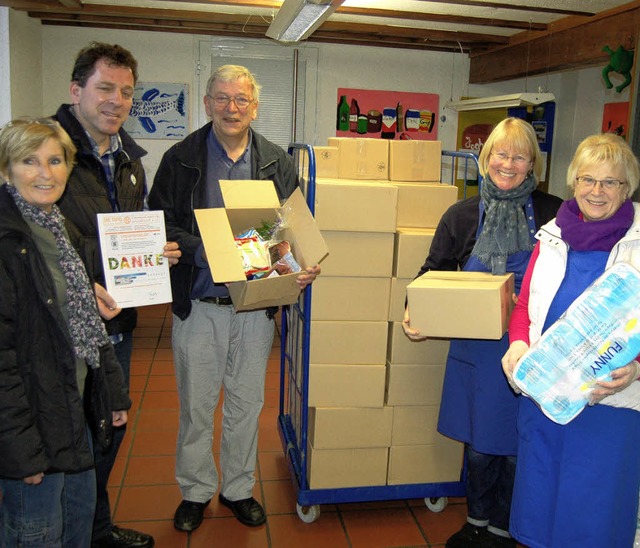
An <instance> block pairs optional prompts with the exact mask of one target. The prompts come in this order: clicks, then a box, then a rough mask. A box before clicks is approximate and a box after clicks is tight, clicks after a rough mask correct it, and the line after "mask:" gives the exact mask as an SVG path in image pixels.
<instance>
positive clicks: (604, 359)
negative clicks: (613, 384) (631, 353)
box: [591, 342, 622, 375]
mask: <svg viewBox="0 0 640 548" xmlns="http://www.w3.org/2000/svg"><path fill="white" fill-rule="evenodd" d="M621 351H622V345H621V344H620V343H618V342H616V343H614V344H612V345H611V346H609V347H608V348H607V349H606V350H605V351H604V352H602V353H601V354H600V357H599V358H598V359H597V360H595V361H594V362H593V364H592V365H591V371H592V373H593V374H594V375H597V374H598V371H600V370H601V369H602V366H603V365H607V363H608V362H610V361H611V360H612V359H613V356H614V355H616V354H617V353H618V352H621Z"/></svg>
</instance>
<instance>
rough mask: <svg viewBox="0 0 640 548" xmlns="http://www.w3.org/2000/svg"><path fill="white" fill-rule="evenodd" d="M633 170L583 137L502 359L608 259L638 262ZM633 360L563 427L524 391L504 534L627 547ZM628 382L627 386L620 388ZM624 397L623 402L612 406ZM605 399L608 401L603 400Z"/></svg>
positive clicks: (639, 429) (638, 212) (639, 465)
mask: <svg viewBox="0 0 640 548" xmlns="http://www.w3.org/2000/svg"><path fill="white" fill-rule="evenodd" d="M639 178H640V168H639V165H638V160H637V159H636V157H635V155H634V153H633V151H632V150H631V148H630V147H629V145H628V144H627V143H626V142H625V141H624V139H622V138H621V137H619V136H617V135H613V134H601V135H592V136H590V137H587V138H586V139H585V140H584V141H582V142H581V143H580V145H579V146H578V149H577V151H576V153H575V155H574V157H573V160H572V162H571V165H570V166H569V170H568V173H567V184H568V186H569V188H570V189H571V190H572V191H573V199H571V200H568V201H567V202H565V203H564V204H562V206H561V207H560V210H559V211H558V215H557V217H556V218H555V219H553V220H552V221H550V222H549V223H547V224H546V225H544V226H543V227H542V228H541V229H540V231H539V232H538V234H537V235H536V238H537V239H538V243H537V244H536V248H535V249H534V252H533V254H532V258H531V262H530V264H529V266H528V268H527V272H526V274H525V277H524V280H523V283H522V291H521V292H520V295H519V300H518V304H517V305H516V308H515V310H514V312H513V315H512V317H511V321H510V325H509V335H510V341H511V345H510V347H509V350H508V352H507V353H506V354H505V356H504V358H503V360H502V364H503V368H504V372H505V374H506V375H507V378H509V379H511V377H512V375H513V370H514V367H515V365H516V363H517V361H518V359H519V358H520V357H521V356H522V355H523V354H524V352H525V351H526V350H527V349H528V348H529V345H531V344H533V343H535V342H536V341H537V340H538V339H539V338H540V336H541V335H542V333H544V332H545V331H546V330H547V329H548V328H549V327H550V326H551V325H552V324H553V323H554V322H555V321H556V320H557V319H558V318H559V317H560V316H561V315H562V314H563V312H564V311H565V310H566V309H567V308H568V307H569V305H570V304H571V303H572V302H573V301H574V300H575V299H576V298H577V297H578V296H579V295H580V294H582V292H583V291H584V290H585V289H586V288H587V287H588V286H589V285H590V284H591V283H592V282H593V281H594V280H595V279H596V278H597V277H598V276H600V275H601V274H602V273H603V272H604V270H605V269H607V268H608V267H610V266H611V265H613V264H614V263H617V262H620V261H624V262H627V263H630V264H631V265H633V266H635V267H636V268H638V269H640V206H639V205H638V204H634V203H633V202H632V201H631V196H632V195H633V193H634V191H635V190H636V189H637V188H638V182H639ZM639 375H640V365H639V364H638V362H637V361H635V360H634V361H632V362H631V363H630V364H628V365H626V366H624V367H621V368H619V369H617V370H615V371H614V372H613V373H612V375H611V376H612V380H611V381H601V382H598V383H597V386H596V388H595V389H594V390H593V392H592V394H591V402H590V403H591V405H590V406H588V407H587V408H586V409H584V411H583V412H582V413H580V415H578V416H577V417H576V418H575V419H573V420H572V421H571V422H569V423H568V424H565V425H560V424H556V423H555V422H553V421H551V420H550V419H548V418H547V417H546V416H545V415H543V413H542V411H541V410H540V409H539V408H538V407H537V406H536V405H535V403H534V402H533V401H532V400H530V399H528V398H521V402H520V409H519V414H518V465H517V470H516V479H515V487H514V493H513V504H512V510H511V527H510V531H511V534H512V535H513V536H514V537H515V538H516V539H517V540H519V541H520V542H522V543H523V544H526V545H527V546H531V547H540V548H542V547H545V548H550V547H565V546H580V547H581V548H590V547H592V548H601V547H602V546H629V547H630V546H633V543H634V535H635V531H636V517H637V510H638V490H639V488H640V413H638V411H636V410H633V407H636V408H637V406H638V404H639V403H640V402H638V401H635V402H634V401H630V399H633V398H634V397H635V398H636V399H637V396H634V394H637V393H638V392H637V390H635V388H636V387H635V386H632V385H633V383H635V382H637V381H636V379H637V378H638V376H639ZM626 388H631V390H630V391H626V392H625V389H626ZM621 403H623V405H624V406H623V407H617V406H618V405H620V404H621ZM607 404H608V405H607Z"/></svg>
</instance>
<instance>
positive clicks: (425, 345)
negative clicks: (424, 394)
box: [387, 310, 449, 366]
mask: <svg viewBox="0 0 640 548" xmlns="http://www.w3.org/2000/svg"><path fill="white" fill-rule="evenodd" d="M409 314H411V310H409ZM403 315H404V314H403ZM410 317H411V326H412V327H413V326H414V323H413V316H410ZM448 354H449V340H448V339H427V340H425V341H412V340H411V339H410V338H409V337H407V336H406V335H405V333H404V330H403V329H402V322H393V323H389V345H388V352H387V360H388V361H389V363H390V364H391V365H392V366H395V364H398V363H424V364H429V365H444V364H445V363H447V356H448Z"/></svg>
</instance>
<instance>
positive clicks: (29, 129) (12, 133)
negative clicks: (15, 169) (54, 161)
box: [0, 118, 76, 176]
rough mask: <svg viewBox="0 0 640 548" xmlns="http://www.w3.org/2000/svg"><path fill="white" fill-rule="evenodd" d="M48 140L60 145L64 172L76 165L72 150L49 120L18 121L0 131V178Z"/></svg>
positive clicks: (13, 121) (68, 139)
mask: <svg viewBox="0 0 640 548" xmlns="http://www.w3.org/2000/svg"><path fill="white" fill-rule="evenodd" d="M48 139H54V140H56V141H58V142H59V143H60V146H61V147H62V150H63V151H64V160H65V164H66V165H67V171H68V172H71V170H72V169H73V166H74V165H75V163H76V147H75V145H74V144H73V141H71V138H70V137H69V135H68V134H67V132H66V131H65V130H64V129H62V126H61V125H60V124H59V123H58V122H56V121H55V120H53V119H52V118H36V119H34V118H18V119H16V120H12V121H11V122H9V123H7V124H6V125H5V126H4V127H3V128H2V129H1V130H0V174H2V175H3V176H6V175H7V174H8V173H9V168H10V167H11V164H14V163H16V162H19V161H20V160H22V159H24V158H26V157H27V156H29V154H31V153H33V152H35V151H36V150H38V149H39V148H40V146H41V145H42V144H43V143H44V142H45V141H47V140H48Z"/></svg>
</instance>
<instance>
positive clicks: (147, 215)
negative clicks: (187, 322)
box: [98, 211, 171, 308]
mask: <svg viewBox="0 0 640 548" xmlns="http://www.w3.org/2000/svg"><path fill="white" fill-rule="evenodd" d="M98 232H99V235H100V248H101V250H102V266H103V269H104V274H105V281H106V289H107V291H108V292H109V294H110V295H111V296H112V297H113V298H114V299H115V300H116V302H117V303H118V306H119V307H121V308H130V307H133V306H146V305H152V304H160V303H168V302H171V282H170V279H169V262H168V260H167V259H166V258H165V257H163V256H162V253H163V249H164V246H165V244H166V243H167V236H166V232H165V227H164V213H163V212H162V211H137V212H128V213H100V214H98Z"/></svg>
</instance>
